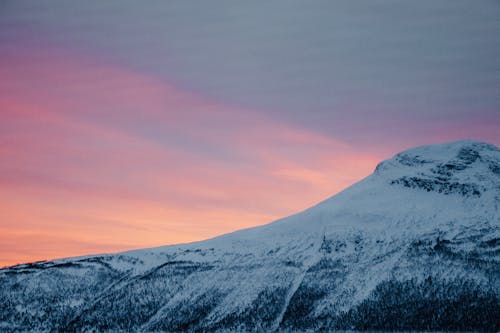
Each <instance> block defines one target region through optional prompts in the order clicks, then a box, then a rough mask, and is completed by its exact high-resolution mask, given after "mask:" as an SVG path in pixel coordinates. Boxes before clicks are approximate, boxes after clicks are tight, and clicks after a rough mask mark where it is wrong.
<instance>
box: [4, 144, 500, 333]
mask: <svg viewBox="0 0 500 333" xmlns="http://www.w3.org/2000/svg"><path fill="white" fill-rule="evenodd" d="M499 204H500V150H499V149H498V148H497V147H495V146H493V145H490V144H486V143H482V142H473V141H458V142H453V143H447V144H440V145H430V146H423V147H418V148H414V149H410V150H407V151H404V152H401V153H399V154H397V155H396V156H394V157H393V158H391V159H389V160H386V161H384V162H382V163H380V164H379V165H378V166H377V168H376V170H375V171H374V173H373V174H372V175H370V176H368V177H367V178H365V179H363V180H362V181H360V182H358V183H356V184H355V185H353V186H351V187H349V188H347V189H346V190H344V191H343V192H341V193H339V194H337V195H335V196H333V197H332V198H330V199H327V200H325V201H324V202H322V203H320V204H318V205H316V206H314V207H312V208H310V209H308V210H306V211H304V212H302V213H299V214H296V215H293V216H290V217H287V218H284V219H281V220H278V221H276V222H273V223H270V224H268V225H265V226H261V227H257V228H251V229H246V230H240V231H236V232H234V233H231V234H226V235H222V236H220V237H216V238H213V239H209V240H206V241H202V242H196V243H191V244H183V245H176V246H165V247H159V248H153V249H144V250H136V251H129V252H124V253H119V254H113V255H96V256H87V257H78V258H69V259H61V260H55V261H51V262H39V263H31V264H24V265H18V266H14V267H10V268H5V269H2V270H0V328H1V330H2V331H16V330H21V331H26V330H36V331H53V330H56V331H58V330H62V331H93V330H95V331H113V332H114V331H141V332H142V331H167V332H179V331H189V332H191V331H192V332H218V331H220V332H224V331H266V332H268V331H293V330H301V331H304V330H314V331H316V330H320V329H325V330H327V329H328V330H329V329H357V330H365V329H391V330H410V329H411V330H480V331H498V330H500V262H499V261H500V214H499V207H498V206H499Z"/></svg>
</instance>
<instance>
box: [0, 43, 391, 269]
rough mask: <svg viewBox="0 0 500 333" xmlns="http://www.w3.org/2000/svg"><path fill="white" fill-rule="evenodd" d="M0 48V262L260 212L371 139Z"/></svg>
mask: <svg viewBox="0 0 500 333" xmlns="http://www.w3.org/2000/svg"><path fill="white" fill-rule="evenodd" d="M23 51H24V52H21V53H18V54H16V56H15V57H14V56H12V57H4V58H2V60H1V61H2V63H1V64H0V76H1V77H3V78H8V79H6V80H2V81H1V83H0V110H1V117H2V123H1V125H0V130H1V132H0V139H1V141H0V199H1V200H0V221H1V224H0V231H1V232H0V253H1V257H0V265H11V264H15V263H21V262H27V261H34V260H43V259H52V258H57V257H65V256H74V255H83V254H87V253H100V252H113V251H120V250H126V249H132V248H139V247H152V246H159V245H166V244H174V243H180V242H189V241H195V240H200V239H204V238H208V237H212V236H216V235H219V234H222V233H225V232H229V231H232V230H236V229H240V228H246V227H250V226H255V225H259V224H263V223H267V222H269V221H271V220H274V219H277V218H279V217H282V216H284V215H288V214H291V213H294V212H297V211H299V210H301V209H304V208H307V207H308V206H310V205H312V204H314V203H316V202H318V201H320V200H322V199H325V198H326V197H328V196H330V195H332V194H334V193H336V192H338V191H340V190H342V189H343V188H345V187H346V186H348V185H350V184H352V183H354V182H355V181H357V180H359V179H361V178H363V177H364V176H366V175H368V174H369V173H370V172H371V171H372V170H373V168H374V167H375V165H376V163H377V162H378V161H379V160H380V159H381V157H383V156H384V155H383V153H382V152H381V153H380V154H376V153H373V152H370V153H368V152H363V151H360V150H358V149H355V148H354V147H351V146H349V145H347V144H345V143H343V142H341V141H339V140H336V139H334V138H332V137H327V136H324V135H321V134H317V133H313V132H310V131H307V130H305V129H301V128H297V127H293V126H291V125H286V124H284V123H277V122H276V121H275V120H272V119H268V118H267V117H265V116H263V115H262V113H257V112H253V110H250V109H243V108H241V107H236V106H232V105H224V104H221V103H220V102H217V103H216V102H213V101H210V100H208V99H206V98H203V97H202V96H198V95H196V94H194V93H191V92H187V91H182V90H180V89H178V88H176V87H175V86H174V85H172V84H170V83H169V82H166V81H165V80H160V79H158V78H155V77H150V76H147V75H144V74H141V73H137V72H134V71H132V70H129V69H127V68H123V67H119V66H116V65H109V64H105V63H99V61H96V60H95V59H91V58H86V57H82V56H77V55H75V54H70V53H68V52H65V51H64V50H60V49H44V50H38V49H36V48H35V49H25V50H23Z"/></svg>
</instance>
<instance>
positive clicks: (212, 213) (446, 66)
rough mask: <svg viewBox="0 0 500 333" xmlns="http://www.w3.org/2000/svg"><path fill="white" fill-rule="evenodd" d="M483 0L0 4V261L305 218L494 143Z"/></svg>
mask: <svg viewBox="0 0 500 333" xmlns="http://www.w3.org/2000/svg"><path fill="white" fill-rule="evenodd" d="M498 17H500V3H499V2H498V1H493V0H492V1H488V0H484V1H469V0H442V1H431V0H424V1H412V2H403V1H392V0H363V1H356V2H353V1H347V0H346V1H326V0H324V1H320V0H318V1H299V0H291V1H248V2H240V1H229V0H228V1H220V0H217V1H211V2H196V1H180V0H173V1H148V2H140V1H114V0H112V1H104V2H103V1H97V0H89V1H82V2H73V1H58V0H53V1H45V0H40V1H34V0H32V1H24V0H16V1H9V0H3V1H0V78H1V80H0V266H6V265H13V264H16V263H22V262H29V261H36V260H46V259H53V258H59V257H68V256H75V255H84V254H89V253H110V252H116V251H122V250H128V249H134V248H142V247H154V246H161V245H168V244H176V243H183V242H191V241H197V240H202V239H206V238H209V237H213V236H217V235H220V234H223V233H226V232H230V231H233V230H237V229H241V228H247V227H251V226H256V225H261V224H265V223H268V222H270V221H272V220H275V219H277V218H280V217H284V216H287V215H290V214H293V213H296V212H298V211H301V210H303V209H305V208H307V207H309V206H311V205H313V204H315V203H317V202H319V201H321V200H323V199H326V198H327V197H330V196H332V195H334V194H335V193H338V192H339V191H341V190H342V189H344V188H346V187H347V186H349V185H351V184H353V183H355V182H356V181H358V180H360V179H362V178H364V177H366V176H368V175H369V174H370V173H371V172H372V171H373V169H374V168H375V166H376V165H377V163H378V162H380V161H381V160H383V159H386V158H389V157H391V156H392V155H394V154H395V153H397V152H399V151H401V150H404V149H407V148H409V147H412V146H417V145H423V144H430V143H440V142H446V141H453V140H459V139H474V140H481V141H487V142H490V143H493V144H496V145H499V144H500V61H499V60H498V59H500V43H499V41H498V36H500V20H499V19H498Z"/></svg>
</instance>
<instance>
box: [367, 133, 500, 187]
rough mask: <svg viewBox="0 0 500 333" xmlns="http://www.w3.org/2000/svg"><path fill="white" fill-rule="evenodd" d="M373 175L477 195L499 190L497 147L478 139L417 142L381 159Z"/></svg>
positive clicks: (394, 182) (404, 183)
mask: <svg viewBox="0 0 500 333" xmlns="http://www.w3.org/2000/svg"><path fill="white" fill-rule="evenodd" d="M375 175H377V176H381V177H384V178H387V179H388V181H389V182H390V184H392V185H400V186H404V187H408V188H414V189H420V190H425V191H428V192H431V191H432V192H438V193H443V194H459V195H462V196H466V197H480V196H481V195H482V194H483V193H484V192H487V191H489V190H493V191H497V190H498V181H499V178H500V150H499V149H498V148H497V147H496V146H494V145H492V144H489V143H485V142H479V141H466V140H462V141H455V142H450V143H444V144H435V145H427V146H420V147H416V148H412V149H409V150H405V151H403V152H400V153H399V154H396V155H395V156H394V157H393V158H391V159H388V160H386V161H383V162H381V163H380V164H379V165H378V166H377V168H376V169H375Z"/></svg>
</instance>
